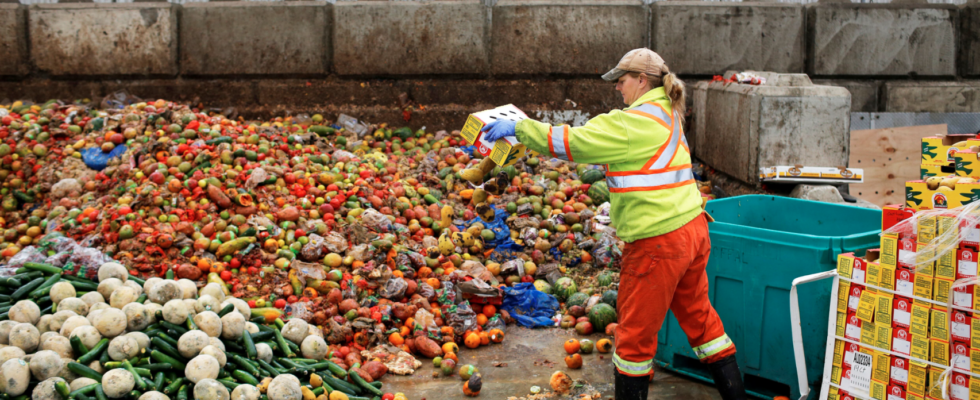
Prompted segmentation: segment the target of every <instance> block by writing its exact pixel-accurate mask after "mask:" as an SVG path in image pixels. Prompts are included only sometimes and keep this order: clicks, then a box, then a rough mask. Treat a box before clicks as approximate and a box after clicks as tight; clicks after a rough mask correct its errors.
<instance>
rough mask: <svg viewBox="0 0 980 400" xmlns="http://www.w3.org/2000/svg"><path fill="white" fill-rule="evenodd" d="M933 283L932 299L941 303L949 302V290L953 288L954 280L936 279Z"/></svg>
mask: <svg viewBox="0 0 980 400" xmlns="http://www.w3.org/2000/svg"><path fill="white" fill-rule="evenodd" d="M932 281H933V282H932V283H933V289H932V299H933V300H935V301H938V302H940V303H945V302H947V301H949V289H950V288H951V287H953V280H952V279H949V280H947V279H942V278H935V279H933V280H932Z"/></svg>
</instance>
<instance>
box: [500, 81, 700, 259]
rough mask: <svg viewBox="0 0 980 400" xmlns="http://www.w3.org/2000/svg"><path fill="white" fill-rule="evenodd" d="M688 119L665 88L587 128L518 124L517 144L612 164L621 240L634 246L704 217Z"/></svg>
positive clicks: (608, 171)
mask: <svg viewBox="0 0 980 400" xmlns="http://www.w3.org/2000/svg"><path fill="white" fill-rule="evenodd" d="M682 122H683V117H682V116H681V115H678V114H677V113H675V112H673V111H672V109H671V106H670V100H669V99H668V98H667V95H666V94H665V93H664V88H663V87H659V88H656V89H653V90H651V91H649V92H647V93H646V94H644V95H643V96H640V98H639V99H637V100H636V102H634V103H633V104H631V105H630V107H629V108H628V109H626V110H625V111H623V110H613V111H610V112H609V113H606V114H602V115H599V116H597V117H595V118H592V119H591V120H589V122H588V123H586V124H585V125H584V126H580V127H569V126H568V125H562V126H551V125H549V124H545V123H542V122H538V121H534V120H530V119H527V120H523V121H521V122H519V123H518V124H517V128H516V135H517V139H518V140H519V141H520V142H521V143H523V144H524V145H525V146H527V147H529V148H531V149H532V150H535V151H538V152H539V153H542V154H543V155H547V156H550V157H555V158H558V159H562V160H566V161H572V162H577V163H588V164H605V165H606V183H607V184H608V185H609V192H610V193H609V197H610V202H611V203H612V209H611V213H610V214H611V215H610V216H611V217H612V222H613V226H614V227H615V228H616V233H617V236H619V237H620V238H621V239H622V240H623V241H625V242H633V241H636V240H639V239H643V238H648V237H652V236H659V235H662V234H664V233H668V232H671V231H674V230H676V229H678V228H680V227H681V226H683V225H684V224H686V223H688V222H690V221H691V220H693V219H694V218H695V217H697V216H698V214H700V213H701V195H700V194H699V192H698V190H697V185H696V184H695V182H694V175H693V173H692V172H691V153H690V149H689V148H688V146H687V140H686V139H685V138H684V130H683V128H682Z"/></svg>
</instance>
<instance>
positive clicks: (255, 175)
mask: <svg viewBox="0 0 980 400" xmlns="http://www.w3.org/2000/svg"><path fill="white" fill-rule="evenodd" d="M269 176H270V175H269V173H268V172H265V170H264V169H262V168H255V169H253V170H252V174H251V175H249V176H248V180H246V181H245V187H246V188H248V190H254V189H255V188H256V187H257V186H259V185H260V184H262V182H265V181H266V180H267V179H269Z"/></svg>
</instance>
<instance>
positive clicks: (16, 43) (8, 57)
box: [0, 4, 29, 75]
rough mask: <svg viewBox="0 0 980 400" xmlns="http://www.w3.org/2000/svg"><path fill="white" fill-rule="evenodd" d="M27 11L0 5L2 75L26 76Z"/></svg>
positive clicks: (18, 6) (23, 8) (17, 6)
mask: <svg viewBox="0 0 980 400" xmlns="http://www.w3.org/2000/svg"><path fill="white" fill-rule="evenodd" d="M26 14H27V9H26V8H25V7H22V6H20V5H18V4H0V54H3V61H2V62H0V75H24V74H26V73H27V72H28V71H29V70H28V68H27V30H26V28H25V25H26V24H27V17H26Z"/></svg>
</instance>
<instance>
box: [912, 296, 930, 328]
mask: <svg viewBox="0 0 980 400" xmlns="http://www.w3.org/2000/svg"><path fill="white" fill-rule="evenodd" d="M909 333H911V334H913V335H921V336H929V308H928V307H923V306H921V305H918V304H913V305H912V322H911V324H909Z"/></svg>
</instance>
